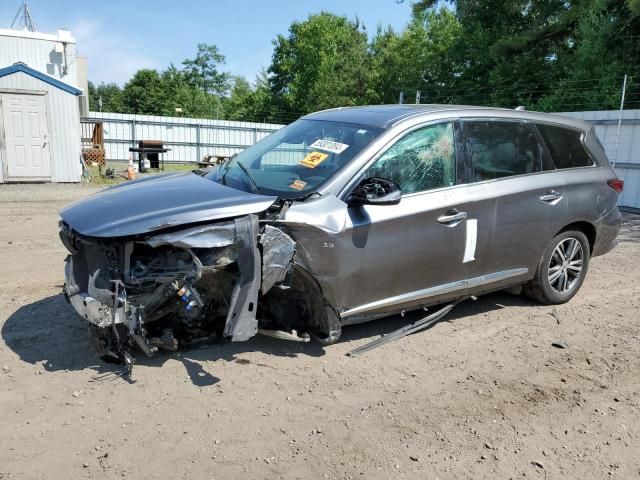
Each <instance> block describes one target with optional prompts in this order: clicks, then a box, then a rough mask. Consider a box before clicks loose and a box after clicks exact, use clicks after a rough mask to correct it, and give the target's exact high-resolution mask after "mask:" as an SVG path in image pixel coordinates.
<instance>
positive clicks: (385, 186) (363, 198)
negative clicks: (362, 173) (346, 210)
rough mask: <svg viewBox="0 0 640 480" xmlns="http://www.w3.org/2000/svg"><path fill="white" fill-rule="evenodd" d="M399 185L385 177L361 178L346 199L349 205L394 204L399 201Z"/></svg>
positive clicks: (400, 196) (400, 193) (400, 191)
mask: <svg viewBox="0 0 640 480" xmlns="http://www.w3.org/2000/svg"><path fill="white" fill-rule="evenodd" d="M401 198H402V190H400V185H398V184H397V183H396V182H394V181H392V180H387V179H385V178H379V177H370V178H365V179H364V180H362V181H361V182H360V183H359V184H358V186H357V187H356V188H354V189H353V192H351V195H349V198H348V199H347V204H348V205H349V206H350V207H360V206H362V205H396V204H398V203H400V199H401Z"/></svg>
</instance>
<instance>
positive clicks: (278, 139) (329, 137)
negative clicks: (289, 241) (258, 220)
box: [206, 120, 382, 198]
mask: <svg viewBox="0 0 640 480" xmlns="http://www.w3.org/2000/svg"><path fill="white" fill-rule="evenodd" d="M381 132H382V129H381V128H376V127H371V126H369V125H357V124H352V123H340V122H330V121H320V120H298V121H297V122H294V123H292V124H291V125H289V126H287V127H284V128H282V129H280V130H278V131H277V132H275V133H273V134H271V135H269V136H268V137H266V138H264V139H263V140H261V141H260V142H258V143H256V144H255V145H253V146H251V147H249V148H247V149H246V150H244V151H242V152H241V153H239V154H238V155H237V156H235V157H234V158H232V159H231V160H229V161H228V162H226V163H225V164H224V165H222V166H221V167H220V168H219V169H216V170H214V171H212V172H210V173H208V174H207V175H206V177H207V178H209V179H210V180H213V181H216V182H220V183H222V184H224V185H228V186H230V187H233V188H237V189H240V190H244V191H247V192H251V193H259V194H262V195H276V196H278V197H279V198H299V197H304V196H306V195H308V194H310V193H313V192H314V191H315V190H316V189H317V188H318V187H319V186H320V185H321V184H323V183H324V182H326V181H327V180H328V179H329V178H330V177H332V176H333V175H334V174H335V173H336V172H338V171H339V170H340V169H341V168H342V167H343V166H344V165H346V164H347V163H348V162H349V161H351V159H352V158H354V157H355V156H356V155H357V154H358V153H359V152H360V151H361V150H362V149H363V148H364V147H365V146H367V145H368V144H369V143H371V141H372V140H373V139H374V138H376V137H377V136H378V135H379V134H380V133H381Z"/></svg>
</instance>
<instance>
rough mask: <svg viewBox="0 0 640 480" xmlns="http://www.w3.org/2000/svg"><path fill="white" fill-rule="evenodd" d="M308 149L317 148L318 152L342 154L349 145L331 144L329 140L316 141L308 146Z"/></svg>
mask: <svg viewBox="0 0 640 480" xmlns="http://www.w3.org/2000/svg"><path fill="white" fill-rule="evenodd" d="M309 148H317V149H318V150H324V151H326V152H331V153H342V152H344V151H345V150H346V149H347V148H349V145H347V144H346V143H339V142H333V141H331V140H323V139H318V140H316V141H315V142H313V143H312V144H311V145H309Z"/></svg>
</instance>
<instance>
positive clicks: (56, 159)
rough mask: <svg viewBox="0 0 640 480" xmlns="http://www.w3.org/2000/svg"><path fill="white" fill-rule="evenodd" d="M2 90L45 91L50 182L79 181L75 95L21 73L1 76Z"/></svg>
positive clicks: (78, 137) (78, 123) (78, 125)
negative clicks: (49, 145)
mask: <svg viewBox="0 0 640 480" xmlns="http://www.w3.org/2000/svg"><path fill="white" fill-rule="evenodd" d="M2 89H21V90H32V91H46V92H47V94H46V95H45V98H46V104H47V121H48V126H49V136H50V138H51V140H50V141H51V181H52V182H79V181H80V178H81V176H82V166H81V164H80V148H81V147H80V113H79V111H78V97H76V96H75V95H72V94H70V93H68V92H65V91H64V90H61V89H59V88H57V87H54V86H53V85H50V84H48V83H46V82H43V81H41V80H38V79H36V78H34V77H32V76H30V75H27V74H26V73H24V72H16V73H14V74H11V75H6V76H4V77H1V78H0V90H2ZM0 159H1V158H0Z"/></svg>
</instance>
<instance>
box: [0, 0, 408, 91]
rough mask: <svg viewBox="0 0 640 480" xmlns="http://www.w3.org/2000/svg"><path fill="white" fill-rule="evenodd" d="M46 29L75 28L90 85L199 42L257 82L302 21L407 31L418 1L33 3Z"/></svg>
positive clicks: (8, 16) (9, 11) (8, 6)
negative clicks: (342, 21) (317, 16)
mask: <svg viewBox="0 0 640 480" xmlns="http://www.w3.org/2000/svg"><path fill="white" fill-rule="evenodd" d="M21 4H22V1H21V0H0V28H9V26H10V25H11V21H12V20H13V18H14V16H15V14H16V12H17V11H18V8H19V7H20V6H21ZM28 5H29V8H30V10H31V13H32V16H33V18H34V20H35V22H36V25H37V27H38V30H39V31H40V32H44V33H56V32H57V30H58V29H59V28H68V29H69V30H71V33H72V34H73V36H74V37H76V40H77V47H78V54H79V55H83V56H86V57H88V68H89V79H90V80H92V81H93V82H95V83H99V82H105V83H108V82H116V83H118V84H121V85H122V84H124V83H125V82H126V81H127V80H128V79H129V78H131V76H132V75H133V74H134V73H135V72H136V71H137V70H139V69H141V68H155V69H159V70H162V69H164V68H166V67H167V66H168V65H169V64H170V63H171V62H173V63H174V64H176V65H179V64H180V63H181V62H182V60H184V59H185V58H193V57H195V54H196V50H197V45H198V43H213V44H215V45H217V46H218V49H219V50H220V51H221V53H222V54H224V55H225V56H226V60H227V61H226V65H225V70H226V71H229V72H230V73H231V74H232V75H242V76H245V77H246V78H247V79H248V80H250V81H253V80H254V79H255V76H256V74H257V73H258V72H259V71H260V69H261V68H262V67H265V68H266V67H268V66H269V64H270V60H271V54H272V52H273V45H272V43H271V42H272V40H273V39H274V38H276V36H277V35H278V34H283V35H286V34H287V31H288V29H289V26H290V25H291V22H293V21H294V20H304V19H306V18H307V16H308V15H309V14H310V13H317V12H319V11H321V10H326V11H330V12H332V13H336V14H339V15H346V16H348V17H349V18H352V19H353V18H355V17H356V15H357V16H358V18H360V20H361V22H363V23H364V25H365V26H366V27H367V30H368V32H369V33H370V34H373V33H374V32H375V29H376V26H377V25H378V24H382V25H383V26H387V25H391V26H392V27H393V28H394V29H396V30H401V29H402V28H403V27H404V26H405V25H406V23H407V22H408V20H409V16H410V12H411V7H410V1H409V0H405V1H404V2H403V3H400V4H399V3H398V2H397V1H396V0H321V1H320V0H297V1H296V0H262V1H260V0H233V1H231V0H210V1H204V0H200V1H193V0H182V1H168V0H157V1H148V0H144V1H132V0H130V1H125V0H107V1H99V0H83V1H78V0H30V1H29V2H28Z"/></svg>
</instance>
